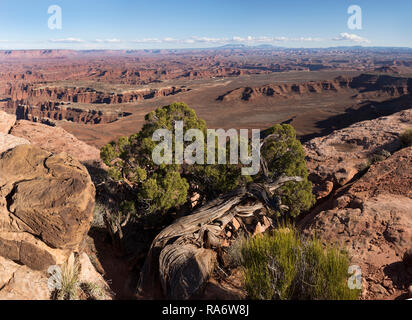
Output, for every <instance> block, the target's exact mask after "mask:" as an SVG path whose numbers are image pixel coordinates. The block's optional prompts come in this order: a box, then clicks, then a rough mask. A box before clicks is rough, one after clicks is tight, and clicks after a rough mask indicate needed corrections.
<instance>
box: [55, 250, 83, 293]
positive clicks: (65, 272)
mask: <svg viewBox="0 0 412 320" xmlns="http://www.w3.org/2000/svg"><path fill="white" fill-rule="evenodd" d="M79 276H80V264H79V263H78V262H77V261H75V259H74V258H73V259H69V260H68V261H67V262H66V263H65V264H64V265H63V266H62V268H61V281H60V282H61V287H60V289H58V290H57V291H56V292H55V297H56V299H57V300H78V299H79V288H80V279H79Z"/></svg>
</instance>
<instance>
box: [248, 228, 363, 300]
mask: <svg viewBox="0 0 412 320" xmlns="http://www.w3.org/2000/svg"><path fill="white" fill-rule="evenodd" d="M242 265H243V268H244V274H245V286H246V290H247V292H248V295H249V298H251V299H262V300H290V299H294V300H295V299H296V300H353V299H357V297H358V295H359V291H358V290H351V289H349V287H348V284H347V280H348V277H349V275H348V268H349V258H348V256H347V254H346V253H344V252H342V251H340V250H339V249H337V248H324V247H323V246H322V244H321V243H320V242H319V241H318V240H316V239H311V240H308V241H302V239H301V238H300V236H299V234H298V232H297V231H296V230H295V228H293V227H282V228H279V229H277V230H276V231H274V232H273V233H272V234H270V235H269V234H266V235H262V236H257V237H255V238H252V239H249V240H248V241H247V242H245V243H244V245H243V247H242Z"/></svg>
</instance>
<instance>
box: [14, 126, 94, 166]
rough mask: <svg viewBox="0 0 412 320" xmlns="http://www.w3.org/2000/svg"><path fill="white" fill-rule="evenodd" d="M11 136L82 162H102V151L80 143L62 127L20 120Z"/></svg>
mask: <svg viewBox="0 0 412 320" xmlns="http://www.w3.org/2000/svg"><path fill="white" fill-rule="evenodd" d="M10 134H12V135H14V136H16V137H20V138H24V139H26V140H28V141H30V143H31V144H34V145H37V146H39V147H41V148H43V149H45V150H47V151H50V152H54V153H60V152H66V153H68V154H69V155H71V156H72V157H73V158H75V159H77V160H79V161H81V162H85V161H100V151H99V150H98V149H97V148H95V147H92V146H90V145H88V144H87V143H85V142H83V141H80V140H79V139H77V138H76V137H75V136H73V135H72V134H70V133H68V132H67V131H65V130H64V129H63V128H60V127H51V126H47V125H44V124H41V123H36V122H31V121H26V120H19V121H17V123H16V124H15V125H14V126H13V128H12V129H11V131H10Z"/></svg>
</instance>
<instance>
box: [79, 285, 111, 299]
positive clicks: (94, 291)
mask: <svg viewBox="0 0 412 320" xmlns="http://www.w3.org/2000/svg"><path fill="white" fill-rule="evenodd" d="M80 288H81V289H82V290H83V293H84V294H85V295H86V298H87V300H104V298H105V294H104V291H103V289H102V288H101V287H100V286H99V285H98V284H96V283H93V282H82V283H81V284H80Z"/></svg>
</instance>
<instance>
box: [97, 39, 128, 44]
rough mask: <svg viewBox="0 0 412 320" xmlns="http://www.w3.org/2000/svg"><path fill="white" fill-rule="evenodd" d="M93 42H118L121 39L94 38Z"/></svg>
mask: <svg viewBox="0 0 412 320" xmlns="http://www.w3.org/2000/svg"><path fill="white" fill-rule="evenodd" d="M95 42H98V43H120V42H122V40H120V39H96V40H95Z"/></svg>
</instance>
